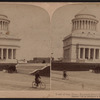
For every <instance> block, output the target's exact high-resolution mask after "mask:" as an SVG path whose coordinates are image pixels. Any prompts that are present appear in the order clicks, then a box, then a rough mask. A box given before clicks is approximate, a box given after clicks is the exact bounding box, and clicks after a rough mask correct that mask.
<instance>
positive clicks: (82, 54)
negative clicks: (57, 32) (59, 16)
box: [63, 8, 100, 63]
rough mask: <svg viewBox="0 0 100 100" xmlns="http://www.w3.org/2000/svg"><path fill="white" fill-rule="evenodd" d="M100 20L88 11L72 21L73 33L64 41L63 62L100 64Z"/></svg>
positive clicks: (83, 11) (82, 12) (84, 11)
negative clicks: (99, 24) (98, 26)
mask: <svg viewBox="0 0 100 100" xmlns="http://www.w3.org/2000/svg"><path fill="white" fill-rule="evenodd" d="M98 22H99V21H98V20H97V19H96V16H94V15H93V14H91V13H90V12H89V11H88V9H86V8H85V9H84V10H82V11H81V12H80V13H78V14H77V15H75V18H74V19H72V32H71V34H70V35H68V36H66V37H65V38H64V40H63V61H64V62H79V63H99V62H100V33H98V32H97V24H98Z"/></svg>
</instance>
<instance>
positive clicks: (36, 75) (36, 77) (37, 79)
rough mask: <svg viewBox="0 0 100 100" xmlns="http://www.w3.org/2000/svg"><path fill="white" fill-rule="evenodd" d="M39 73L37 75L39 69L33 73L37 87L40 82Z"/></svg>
mask: <svg viewBox="0 0 100 100" xmlns="http://www.w3.org/2000/svg"><path fill="white" fill-rule="evenodd" d="M40 79H41V77H40V75H39V71H37V72H36V74H35V83H36V86H37V87H38V84H39V83H40Z"/></svg>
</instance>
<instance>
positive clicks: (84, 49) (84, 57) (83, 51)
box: [83, 48, 85, 59]
mask: <svg viewBox="0 0 100 100" xmlns="http://www.w3.org/2000/svg"><path fill="white" fill-rule="evenodd" d="M83 59H85V48H83Z"/></svg>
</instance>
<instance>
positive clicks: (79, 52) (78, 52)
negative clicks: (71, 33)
mask: <svg viewBox="0 0 100 100" xmlns="http://www.w3.org/2000/svg"><path fill="white" fill-rule="evenodd" d="M78 59H80V48H78Z"/></svg>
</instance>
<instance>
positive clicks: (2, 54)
mask: <svg viewBox="0 0 100 100" xmlns="http://www.w3.org/2000/svg"><path fill="white" fill-rule="evenodd" d="M1 59H3V48H1Z"/></svg>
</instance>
